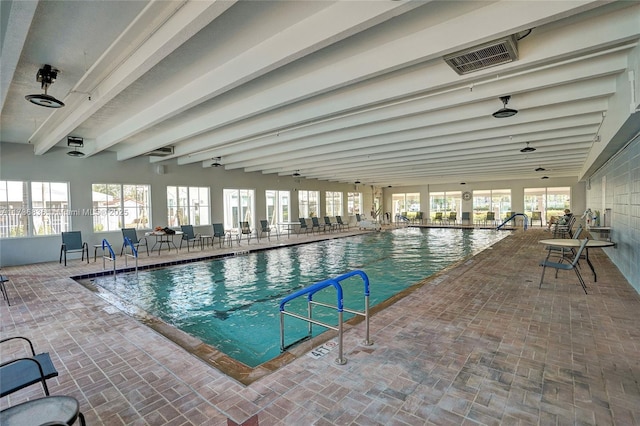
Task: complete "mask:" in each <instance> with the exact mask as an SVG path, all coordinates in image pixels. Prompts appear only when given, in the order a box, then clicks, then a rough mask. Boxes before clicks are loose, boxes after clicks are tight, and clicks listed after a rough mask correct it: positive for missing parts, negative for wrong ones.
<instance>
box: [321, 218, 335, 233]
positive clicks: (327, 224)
mask: <svg viewBox="0 0 640 426" xmlns="http://www.w3.org/2000/svg"><path fill="white" fill-rule="evenodd" d="M327 228H329V232H331V231H333V230H334V229H338V222H331V218H330V217H329V216H325V217H324V229H325V231H326V230H327Z"/></svg>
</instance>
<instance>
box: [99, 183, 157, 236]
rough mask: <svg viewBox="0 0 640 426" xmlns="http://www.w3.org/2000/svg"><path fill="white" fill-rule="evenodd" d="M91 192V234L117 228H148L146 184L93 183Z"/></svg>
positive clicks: (147, 192) (148, 193) (149, 204)
mask: <svg viewBox="0 0 640 426" xmlns="http://www.w3.org/2000/svg"><path fill="white" fill-rule="evenodd" d="M92 190H93V194H92V201H93V230H94V231H95V232H106V231H115V230H119V229H121V228H139V229H147V228H149V226H150V224H149V221H150V217H151V214H150V209H151V187H150V186H149V185H122V184H119V183H94V184H93V185H92Z"/></svg>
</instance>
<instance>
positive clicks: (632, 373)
mask: <svg viewBox="0 0 640 426" xmlns="http://www.w3.org/2000/svg"><path fill="white" fill-rule="evenodd" d="M547 237H548V234H546V233H545V232H543V231H542V230H540V229H530V230H527V231H522V230H520V231H516V232H514V233H513V234H512V235H510V236H509V237H507V238H505V239H503V240H502V241H500V242H498V243H497V244H495V245H494V246H493V247H492V248H491V249H488V250H485V251H483V252H481V253H479V254H477V255H475V256H474V257H472V258H470V259H466V260H465V261H462V262H460V263H459V264H457V265H455V266H453V267H450V268H448V269H446V270H445V271H442V272H441V273H439V274H438V275H437V276H435V277H431V278H430V279H428V280H426V281H425V283H424V284H423V285H422V286H421V287H420V288H418V289H417V290H415V291H414V292H412V293H411V294H409V295H408V296H407V297H405V298H403V299H401V300H400V301H398V302H396V303H395V304H393V305H391V306H390V307H388V308H386V309H384V310H383V311H381V312H379V313H377V314H375V315H374V316H373V318H372V320H371V338H372V340H374V345H373V346H365V345H363V344H362V336H363V335H364V333H363V327H364V324H358V325H355V326H353V327H351V328H349V329H348V331H347V332H346V335H345V341H344V347H345V357H346V358H347V360H348V362H347V364H346V365H337V364H336V363H335V362H334V359H335V354H333V353H330V354H328V355H327V356H325V357H323V358H320V359H312V358H310V357H307V356H301V357H299V358H297V359H296V360H294V361H293V362H291V363H289V364H287V365H285V366H283V367H282V368H280V369H279V370H277V371H275V372H274V373H272V374H269V375H267V376H265V377H262V378H260V379H259V380H257V381H255V382H253V383H251V384H250V385H248V386H245V385H243V384H240V383H239V382H237V381H235V380H234V379H232V378H230V377H228V376H226V375H225V374H223V373H221V372H220V371H218V370H216V369H215V368H212V367H211V366H209V365H207V364H205V363H204V362H202V361H201V360H200V359H198V358H196V357H195V356H193V355H192V354H190V353H188V352H187V351H185V350H184V349H182V348H181V347H179V346H177V345H176V344H174V343H173V342H171V341H170V340H168V339H167V338H165V337H164V336H161V335H159V334H158V333H156V332H154V331H152V330H151V329H149V328H147V327H146V326H145V325H143V324H141V323H139V322H138V321H136V320H135V319H134V318H131V317H130V316H128V315H126V314H124V313H123V312H121V311H119V310H117V309H114V308H113V307H112V306H111V305H109V304H108V303H107V302H106V301H104V300H103V299H102V298H100V297H98V296H97V295H95V294H94V293H93V292H91V291H89V290H88V289H87V288H85V287H83V286H81V285H79V284H77V283H76V282H75V281H73V280H71V279H70V278H69V276H71V275H75V274H78V273H82V272H87V271H96V270H99V269H100V268H101V264H100V262H98V263H93V259H92V262H91V263H90V264H89V265H87V264H86V263H82V262H80V260H71V261H70V266H68V267H67V268H65V267H64V266H61V265H59V264H58V263H57V262H54V263H43V264H34V265H26V266H20V267H8V268H3V270H2V273H3V274H4V275H7V276H9V278H10V282H8V283H7V289H8V292H9V296H10V297H11V302H12V306H7V305H6V303H3V304H2V305H1V306H0V315H1V318H2V325H1V328H0V330H1V332H2V337H7V336H13V335H24V336H28V337H30V338H32V339H33V341H34V342H35V344H36V346H37V349H38V350H39V351H49V352H50V353H51V356H52V359H53V361H54V364H55V365H56V367H57V368H58V370H59V372H60V375H59V377H58V378H56V379H53V380H50V381H49V385H50V390H51V393H52V394H60V395H72V396H74V397H76V398H77V399H78V400H79V401H80V405H81V410H82V411H83V413H84V414H85V416H86V419H87V423H88V424H89V425H110V426H112V425H261V426H266V425H296V426H297V425H362V426H370V425H385V426H387V425H565V424H566V425H569V424H571V425H637V424H640V316H639V313H640V296H639V295H638V293H637V292H636V291H635V290H634V289H633V288H632V286H631V285H630V284H629V283H628V282H627V281H626V280H625V279H624V277H623V276H622V275H621V274H620V272H619V271H618V269H617V268H616V267H615V266H614V265H613V264H612V263H611V262H610V261H609V259H608V257H606V255H605V254H604V253H603V252H602V251H601V250H591V253H590V257H591V259H592V261H593V263H594V264H595V267H596V270H597V271H598V282H597V283H594V282H593V276H592V275H591V274H590V271H589V270H588V268H586V265H583V266H582V271H583V276H584V277H585V278H586V281H587V286H588V290H589V294H588V295H585V294H584V292H583V291H582V289H581V287H580V285H579V284H578V281H577V278H576V276H575V274H574V273H573V271H561V272H560V274H559V276H558V278H557V279H556V278H554V274H553V273H548V274H546V277H545V282H544V283H543V285H542V288H541V289H539V288H538V283H539V280H540V273H541V268H540V267H539V266H538V262H539V261H540V260H541V259H542V258H543V257H544V256H545V254H546V252H545V250H544V247H543V246H541V245H540V244H538V240H540V239H543V238H547ZM294 238H296V237H292V239H294ZM302 238H305V237H300V239H299V240H295V242H299V241H300V240H301V239H302ZM286 242H287V240H284V241H283V240H282V239H281V240H280V241H279V242H277V243H286ZM277 243H276V244H277ZM261 244H262V243H261ZM258 246H259V245H257V244H255V245H254V247H258ZM249 248H252V247H249ZM216 250H217V248H216ZM174 253H175V252H174ZM194 253H195V254H194ZM197 253H198V251H197V250H196V251H193V252H192V253H191V254H189V255H190V256H194V255H197ZM184 255H186V253H184V254H182V253H181V254H179V255H178V256H184ZM167 256H171V255H170V254H166V255H164V254H163V256H162V257H158V259H160V258H161V259H162V260H167V259H168V257H167ZM143 257H144V258H145V259H144V261H146V262H151V261H157V260H158V259H156V258H154V256H151V257H150V258H148V259H147V258H146V256H143ZM141 260H143V259H142V258H141ZM15 350H17V348H14V347H13V346H11V345H10V346H8V347H7V348H3V353H2V358H3V359H5V358H7V357H10V356H11V355H12V352H13V351H15ZM42 395H43V394H42V390H41V389H40V388H39V387H38V386H32V387H30V388H28V389H24V390H22V391H20V392H17V393H14V394H12V395H10V396H8V397H5V398H2V400H1V401H0V408H5V407H6V406H8V405H13V404H16V403H19V402H22V401H25V400H27V399H30V398H38V397H41V396H42Z"/></svg>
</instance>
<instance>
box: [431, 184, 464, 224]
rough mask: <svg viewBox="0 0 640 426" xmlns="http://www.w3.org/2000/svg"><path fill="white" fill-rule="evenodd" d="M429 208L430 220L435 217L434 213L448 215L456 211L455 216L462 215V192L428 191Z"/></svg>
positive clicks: (458, 217) (459, 216)
mask: <svg viewBox="0 0 640 426" xmlns="http://www.w3.org/2000/svg"><path fill="white" fill-rule="evenodd" d="M429 204H430V207H429V210H430V215H431V220H433V219H434V218H435V215H436V213H437V212H438V213H442V216H443V217H450V215H451V213H456V218H457V219H460V218H461V217H462V192H461V191H449V192H430V193H429Z"/></svg>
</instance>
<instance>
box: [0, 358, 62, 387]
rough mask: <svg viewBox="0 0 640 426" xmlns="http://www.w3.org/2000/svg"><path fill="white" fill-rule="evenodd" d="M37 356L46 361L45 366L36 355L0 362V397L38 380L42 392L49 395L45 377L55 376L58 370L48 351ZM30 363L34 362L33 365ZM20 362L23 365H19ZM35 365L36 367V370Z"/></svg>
mask: <svg viewBox="0 0 640 426" xmlns="http://www.w3.org/2000/svg"><path fill="white" fill-rule="evenodd" d="M37 357H40V358H41V360H42V361H46V363H47V367H46V368H45V367H44V366H43V364H42V363H41V362H40V361H39V360H38V359H36V357H34V358H16V359H12V360H11V361H7V362H5V363H2V364H0V375H1V376H2V381H1V382H0V397H4V396H6V395H9V394H11V393H13V392H16V391H19V390H20V389H23V388H26V387H27V386H31V385H33V384H36V383H38V382H41V383H42V387H43V389H44V393H45V394H46V395H47V396H49V388H48V387H47V382H46V379H49V378H52V377H56V376H57V375H58V372H57V371H56V369H55V367H54V366H53V363H52V362H51V358H50V357H49V354H48V353H42V354H39V355H37ZM31 363H35V366H34V365H32V364H31ZM20 364H25V365H24V366H23V367H21V366H20ZM35 367H37V370H36V368H35ZM3 370H4V372H3ZM45 371H46V372H45Z"/></svg>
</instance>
